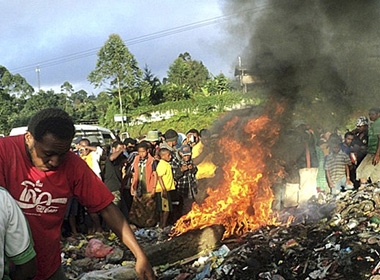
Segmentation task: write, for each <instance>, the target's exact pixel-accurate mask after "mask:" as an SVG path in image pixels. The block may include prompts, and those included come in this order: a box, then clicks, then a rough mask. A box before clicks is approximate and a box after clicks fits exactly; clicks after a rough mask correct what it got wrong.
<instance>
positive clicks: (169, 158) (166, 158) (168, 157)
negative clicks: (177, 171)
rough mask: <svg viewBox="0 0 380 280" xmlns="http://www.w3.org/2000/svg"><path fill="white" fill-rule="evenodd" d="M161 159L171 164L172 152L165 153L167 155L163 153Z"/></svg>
mask: <svg viewBox="0 0 380 280" xmlns="http://www.w3.org/2000/svg"><path fill="white" fill-rule="evenodd" d="M161 158H162V159H163V160H165V161H168V162H169V161H170V160H171V158H172V155H171V153H170V152H165V153H163V154H162V155H161Z"/></svg>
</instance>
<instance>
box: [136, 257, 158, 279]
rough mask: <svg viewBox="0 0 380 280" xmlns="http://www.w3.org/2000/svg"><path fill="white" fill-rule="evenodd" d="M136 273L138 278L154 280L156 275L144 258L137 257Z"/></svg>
mask: <svg viewBox="0 0 380 280" xmlns="http://www.w3.org/2000/svg"><path fill="white" fill-rule="evenodd" d="M136 273H137V276H138V279H139V280H145V279H148V280H154V279H156V276H155V274H154V271H153V269H152V267H151V266H150V264H149V261H148V260H147V259H146V258H143V257H141V258H138V259H137V260H136Z"/></svg>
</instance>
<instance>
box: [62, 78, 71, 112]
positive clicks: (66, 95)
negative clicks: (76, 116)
mask: <svg viewBox="0 0 380 280" xmlns="http://www.w3.org/2000/svg"><path fill="white" fill-rule="evenodd" d="M73 93H74V87H73V85H72V84H70V83H69V82H68V81H66V82H64V83H63V84H62V85H61V95H62V103H63V104H64V109H65V111H66V112H67V113H69V114H70V115H71V116H72V115H73V113H74V110H73V104H72V102H71V95H72V94H73Z"/></svg>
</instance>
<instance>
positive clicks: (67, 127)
mask: <svg viewBox="0 0 380 280" xmlns="http://www.w3.org/2000/svg"><path fill="white" fill-rule="evenodd" d="M28 131H29V132H30V133H31V134H32V135H33V137H34V139H35V140H36V141H42V138H43V137H44V136H45V135H46V134H47V133H51V134H53V135H54V136H56V137H58V138H59V139H61V140H72V139H73V138H74V135H75V127H74V122H73V120H72V118H71V117H70V116H69V114H68V113H66V112H65V111H64V110H62V109H59V108H47V109H42V110H41V111H39V112H37V113H36V114H35V115H34V116H32V117H31V119H30V120H29V123H28Z"/></svg>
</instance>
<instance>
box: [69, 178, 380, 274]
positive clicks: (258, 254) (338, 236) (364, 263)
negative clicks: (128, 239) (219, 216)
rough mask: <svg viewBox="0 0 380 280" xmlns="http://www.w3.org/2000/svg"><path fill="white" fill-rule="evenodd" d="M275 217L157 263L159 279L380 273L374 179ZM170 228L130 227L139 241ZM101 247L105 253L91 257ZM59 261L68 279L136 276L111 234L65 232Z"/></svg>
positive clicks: (379, 194) (379, 207)
mask: <svg viewBox="0 0 380 280" xmlns="http://www.w3.org/2000/svg"><path fill="white" fill-rule="evenodd" d="M279 219H280V220H281V221H283V223H282V224H281V225H279V226H266V227H262V228H260V229H258V230H256V231H253V232H249V233H247V234H245V235H244V236H241V237H237V238H229V239H226V240H223V241H222V244H221V246H220V247H219V248H216V249H214V250H212V251H211V250H210V251H207V252H206V251H205V252H200V253H199V254H198V255H196V256H193V257H190V258H188V259H186V260H181V261H178V262H176V263H167V264H165V265H161V266H157V267H154V269H155V271H156V273H157V276H158V279H162V280H164V279H165V280H170V279H175V280H190V279H192V280H200V279H236V280H237V279H239V280H244V279H272V280H284V279H286V280H291V279H330V280H333V279H356V280H360V279H371V280H375V279H380V188H379V186H378V185H376V184H372V185H369V186H367V187H366V188H365V189H362V190H357V191H347V192H344V193H343V192H342V193H340V195H339V196H338V197H334V198H333V197H327V198H324V199H319V200H316V201H310V203H309V204H308V205H307V206H305V205H304V206H299V207H296V208H291V209H285V210H284V211H282V212H281V213H279ZM285 221H286V222H285ZM168 234H169V230H166V231H162V230H160V229H158V228H149V229H136V231H135V235H136V237H137V238H138V240H139V242H140V244H141V245H142V246H143V247H144V246H149V245H150V244H157V243H159V242H163V240H165V239H166V238H167V239H168V238H169V236H168ZM93 239H96V241H92V240H93ZM89 247H90V249H88V248H89ZM91 248H92V250H91ZM94 248H95V250H94ZM94 252H95V253H94ZM99 252H101V253H103V254H104V255H96V256H94V254H98V253H99ZM173 254H175V252H173ZM62 260H63V264H64V268H65V269H66V274H67V276H68V277H69V279H82V280H89V279H94V280H96V279H134V278H135V274H134V271H133V268H134V262H133V261H134V258H133V255H132V254H131V253H130V251H129V250H128V249H127V248H126V247H125V246H124V245H123V244H120V241H119V240H118V238H117V237H116V236H115V235H114V234H113V233H105V234H101V235H100V236H83V238H67V239H66V240H65V242H64V243H63V253H62Z"/></svg>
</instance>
